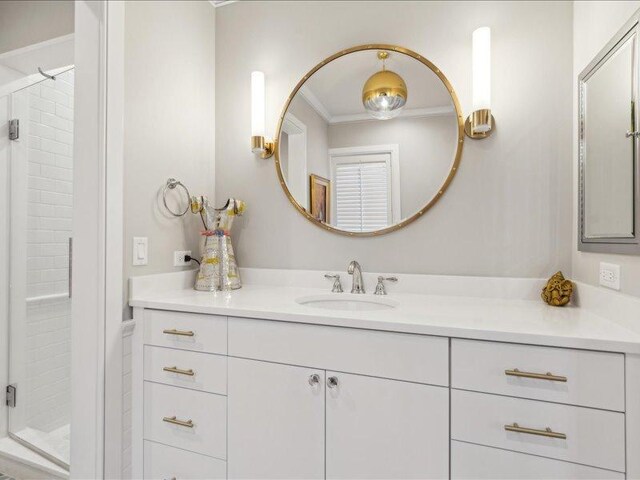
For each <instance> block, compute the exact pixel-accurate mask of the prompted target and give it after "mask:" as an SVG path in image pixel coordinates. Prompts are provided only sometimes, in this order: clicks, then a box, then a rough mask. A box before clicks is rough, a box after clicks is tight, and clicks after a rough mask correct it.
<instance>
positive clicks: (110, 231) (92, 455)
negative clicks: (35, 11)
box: [71, 0, 124, 479]
mask: <svg viewBox="0 0 640 480" xmlns="http://www.w3.org/2000/svg"><path fill="white" fill-rule="evenodd" d="M75 38H76V43H75V55H74V61H75V65H76V72H75V98H76V104H75V118H74V124H75V135H74V159H75V162H74V172H73V175H74V179H73V180H74V200H73V201H74V204H73V230H74V243H73V280H72V289H73V301H72V327H71V337H72V338H71V351H72V353H71V356H72V362H71V384H72V392H71V393H72V396H71V478H77V479H102V478H119V477H120V475H121V463H122V461H121V460H122V455H121V453H122V452H121V450H122V334H121V322H122V292H123V278H122V246H123V245H122V244H123V240H122V217H123V211H122V188H123V178H122V172H123V161H122V139H123V131H124V129H123V115H122V112H123V100H124V91H123V86H124V80H123V78H124V75H123V71H124V2H121V1H109V2H107V1H106V0H99V1H98V0H96V1H90V0H80V1H76V2H75Z"/></svg>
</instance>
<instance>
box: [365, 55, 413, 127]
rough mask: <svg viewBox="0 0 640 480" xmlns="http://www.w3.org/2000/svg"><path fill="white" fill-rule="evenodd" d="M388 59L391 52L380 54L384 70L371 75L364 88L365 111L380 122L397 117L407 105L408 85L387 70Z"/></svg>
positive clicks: (398, 76) (379, 57)
mask: <svg viewBox="0 0 640 480" xmlns="http://www.w3.org/2000/svg"><path fill="white" fill-rule="evenodd" d="M387 58H389V52H384V51H380V52H378V59H379V60H381V61H382V70H380V71H379V72H377V73H374V74H373V75H371V76H370V77H369V79H368V80H367V81H366V82H365V84H364V87H363V88H362V104H363V105H364V108H365V110H367V112H368V113H369V115H371V116H372V117H373V118H377V119H379V120H389V119H390V118H394V117H397V116H398V115H400V112H401V111H402V108H403V107H404V106H405V104H406V103H407V85H406V83H404V80H403V79H402V77H401V76H400V75H398V74H397V73H395V72H392V71H391V70H386V68H385V60H386V59H387Z"/></svg>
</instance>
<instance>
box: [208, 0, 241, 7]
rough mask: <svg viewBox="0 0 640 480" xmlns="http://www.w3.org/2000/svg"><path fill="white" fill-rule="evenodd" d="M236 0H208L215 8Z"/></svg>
mask: <svg viewBox="0 0 640 480" xmlns="http://www.w3.org/2000/svg"><path fill="white" fill-rule="evenodd" d="M236 1H237V0H209V3H210V4H211V5H213V6H214V7H215V8H218V7H224V6H225V5H229V4H231V3H236Z"/></svg>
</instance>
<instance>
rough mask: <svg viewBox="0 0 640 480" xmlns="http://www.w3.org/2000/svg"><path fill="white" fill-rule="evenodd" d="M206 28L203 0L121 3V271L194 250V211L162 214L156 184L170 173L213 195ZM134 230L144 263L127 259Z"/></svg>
mask: <svg viewBox="0 0 640 480" xmlns="http://www.w3.org/2000/svg"><path fill="white" fill-rule="evenodd" d="M214 31H215V10H214V8H213V6H212V5H211V4H210V3H209V2H199V1H194V2H187V1H145V2H127V4H126V10H125V61H126V64H125V118H124V122H125V125H126V129H125V138H124V163H125V182H124V185H125V188H124V197H125V224H124V244H125V257H124V277H125V278H129V277H130V276H134V275H146V274H151V273H160V272H171V271H175V270H179V269H180V268H184V267H178V268H176V267H173V251H174V250H192V252H193V253H194V254H197V251H198V242H199V237H200V235H199V232H200V230H201V223H200V220H199V218H197V217H196V216H194V215H192V214H191V213H188V214H187V216H185V217H183V218H174V217H171V216H169V215H168V214H167V213H165V211H164V210H163V207H161V197H160V191H161V189H162V187H163V186H164V183H165V181H166V180H167V178H168V177H174V178H177V179H179V180H181V181H182V182H183V183H184V184H185V185H186V186H187V187H188V188H189V189H190V191H191V193H192V194H194V195H195V194H206V195H209V196H210V198H213V192H214V167H215V162H214V158H215V151H214V148H215V142H214V134H215V128H214V123H215V122H214V121H215V118H214V112H215V102H214V96H215V95H214V88H215V36H214ZM134 236H135V237H137V236H140V237H148V238H149V264H148V265H147V266H138V267H133V266H131V256H132V247H131V243H132V238H133V237H134ZM127 314H128V311H127V309H125V316H126V315H127Z"/></svg>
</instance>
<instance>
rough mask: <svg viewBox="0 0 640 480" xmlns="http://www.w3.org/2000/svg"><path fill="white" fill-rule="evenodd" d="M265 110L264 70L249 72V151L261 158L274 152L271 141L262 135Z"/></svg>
mask: <svg viewBox="0 0 640 480" xmlns="http://www.w3.org/2000/svg"><path fill="white" fill-rule="evenodd" d="M265 110H266V109H265V88H264V72H251V151H252V152H253V153H256V154H260V157H261V158H269V157H271V156H272V155H273V153H274V144H273V141H270V140H266V139H265V137H264V132H265V123H266V113H265Z"/></svg>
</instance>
